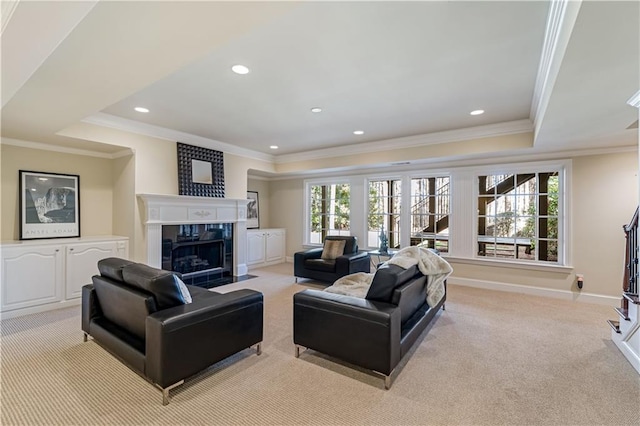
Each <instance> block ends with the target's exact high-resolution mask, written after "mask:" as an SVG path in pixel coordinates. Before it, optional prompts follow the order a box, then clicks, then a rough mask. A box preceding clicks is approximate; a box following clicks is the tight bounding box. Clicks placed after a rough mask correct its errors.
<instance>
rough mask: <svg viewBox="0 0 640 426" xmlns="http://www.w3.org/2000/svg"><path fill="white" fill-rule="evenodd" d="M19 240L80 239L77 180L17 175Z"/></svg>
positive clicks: (50, 175) (40, 174)
mask: <svg viewBox="0 0 640 426" xmlns="http://www.w3.org/2000/svg"><path fill="white" fill-rule="evenodd" d="M19 179H20V185H19V188H20V189H19V190H20V197H19V198H20V239H21V240H34V239H41V238H69V237H79V236H80V176H78V175H65V174H60V173H47V172H32V171H26V170H20V171H19Z"/></svg>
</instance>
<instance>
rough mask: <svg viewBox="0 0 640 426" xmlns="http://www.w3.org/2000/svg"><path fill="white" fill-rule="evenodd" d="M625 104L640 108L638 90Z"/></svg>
mask: <svg viewBox="0 0 640 426" xmlns="http://www.w3.org/2000/svg"><path fill="white" fill-rule="evenodd" d="M627 103H628V104H629V105H631V106H633V107H636V108H640V90H638V91H637V92H636V94H635V95H633V96H632V97H630V98H629V100H628V101H627Z"/></svg>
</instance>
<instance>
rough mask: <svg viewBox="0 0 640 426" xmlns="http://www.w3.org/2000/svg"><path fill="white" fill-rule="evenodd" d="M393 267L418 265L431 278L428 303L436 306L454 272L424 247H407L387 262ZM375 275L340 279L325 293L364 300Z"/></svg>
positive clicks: (361, 273) (360, 274)
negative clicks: (445, 281)
mask: <svg viewBox="0 0 640 426" xmlns="http://www.w3.org/2000/svg"><path fill="white" fill-rule="evenodd" d="M387 263H389V264H391V265H397V266H399V267H401V268H404V269H408V268H410V267H411V266H413V265H418V269H419V270H420V272H422V273H423V274H424V275H427V276H428V277H429V280H428V281H427V303H428V304H429V306H435V305H436V304H437V303H438V302H440V300H442V298H443V297H444V280H446V279H447V277H448V276H449V275H450V274H451V272H453V269H452V268H451V265H449V262H447V261H446V260H444V259H443V258H442V257H440V256H438V255H437V254H435V253H434V252H432V251H431V250H428V249H426V248H424V247H406V248H403V249H401V250H400V251H399V252H398V253H396V254H395V255H394V256H393V257H392V258H391V259H389V260H388V261H387ZM374 275H375V274H373V273H371V274H367V273H365V272H358V273H355V274H351V275H347V276H345V277H342V278H339V279H338V280H337V281H336V282H335V283H333V285H332V286H331V287H327V288H326V289H325V290H324V291H327V292H329V293H336V294H342V295H345V296H354V297H360V298H364V297H365V296H366V295H367V292H368V291H369V287H370V286H371V281H372V280H373V276H374Z"/></svg>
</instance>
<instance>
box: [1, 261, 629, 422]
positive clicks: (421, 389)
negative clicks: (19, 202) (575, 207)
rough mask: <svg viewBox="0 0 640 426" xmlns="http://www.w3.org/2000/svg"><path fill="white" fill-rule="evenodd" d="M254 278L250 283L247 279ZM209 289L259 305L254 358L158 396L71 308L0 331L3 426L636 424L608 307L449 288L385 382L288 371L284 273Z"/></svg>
mask: <svg viewBox="0 0 640 426" xmlns="http://www.w3.org/2000/svg"><path fill="white" fill-rule="evenodd" d="M252 273H253V272H252ZM255 274H256V275H258V276H259V277H258V278H255V279H252V280H248V281H245V282H242V283H238V284H232V285H229V286H225V287H224V288H219V289H220V290H223V291H230V290H232V289H234V288H245V287H246V288H254V289H256V290H259V291H262V292H263V293H264V295H265V336H264V346H263V354H262V355H261V356H256V355H255V352H254V351H253V350H246V351H243V352H242V353H240V354H238V355H236V356H234V357H232V358H231V359H228V360H226V361H224V362H222V363H219V364H217V365H215V366H213V367H212V368H211V369H209V370H207V371H206V372H204V373H202V374H200V375H198V376H197V377H194V378H192V379H190V380H187V381H186V383H185V385H183V386H182V387H180V388H178V389H176V390H174V391H172V392H171V395H172V400H171V404H169V405H168V406H162V403H161V401H162V398H161V394H160V391H159V390H157V389H156V388H154V387H153V386H152V385H150V384H149V383H148V382H146V381H145V380H144V379H142V378H141V377H139V376H138V375H137V374H135V373H133V372H132V371H131V370H129V369H128V368H127V367H125V366H124V365H123V364H122V363H120V362H119V361H117V360H116V359H115V358H113V357H112V356H111V355H109V354H108V353H107V352H106V351H105V350H104V349H102V348H101V347H100V346H98V345H97V344H96V343H94V342H92V341H89V342H87V343H83V342H82V332H81V331H80V307H74V308H68V309H62V310H58V311H52V312H47V313H43V314H36V315H30V316H25V317H22V318H16V319H9V320H4V321H2V340H1V342H0V350H1V355H2V360H1V367H2V368H1V373H2V376H1V386H2V389H1V403H2V407H1V408H2V417H1V421H2V424H3V425H10V424H47V425H65V424H82V425H89V424H90V425H94V424H171V425H176V424H200V425H203V424H223V425H227V424H228V425H232V424H241V425H267V424H276V425H277V424H283V425H284V424H287V425H300V424H323V425H346V424H348V425H360V424H363V425H364V424H375V425H393V424H398V425H427V424H435V425H454V424H462V425H499V424H504V425H534V424H553V425H570V424H571V425H596V424H608V425H614V424H615V425H623V424H635V425H637V424H638V421H639V416H640V414H639V412H638V407H639V405H638V404H639V401H640V378H639V376H638V375H637V374H636V373H635V370H633V368H632V367H631V365H630V364H629V363H628V362H627V361H626V359H625V358H624V357H623V356H622V354H621V353H620V352H619V351H618V349H617V348H616V347H615V346H614V345H613V344H612V342H611V340H610V335H609V333H610V329H609V327H608V326H607V324H606V322H605V320H606V319H609V318H613V317H614V315H615V312H614V311H613V309H612V308H609V307H605V306H598V305H588V304H582V303H572V302H566V301H560V300H555V299H546V298H541V297H532V296H522V295H517V294H511V293H501V292H493V291H485V290H478V289H472V288H467V287H458V286H449V295H448V301H447V304H446V308H447V310H446V311H444V312H441V313H440V314H439V315H438V317H437V320H436V321H435V323H434V324H433V325H432V326H431V327H430V328H429V329H428V330H427V332H426V333H425V334H424V335H423V337H422V339H421V340H419V342H418V344H417V345H416V346H415V347H414V350H413V351H412V352H411V353H410V354H409V356H408V357H405V359H404V360H403V362H402V364H401V367H400V368H399V372H397V374H396V375H394V377H393V384H392V387H391V389H390V390H388V391H385V390H384V386H383V380H382V379H381V378H380V377H379V376H377V375H374V374H373V373H369V372H367V371H364V370H359V369H355V368H352V367H349V366H346V365H343V364H342V363H340V362H338V361H336V360H330V359H328V358H327V357H324V356H322V355H321V354H318V353H316V352H313V351H306V352H303V353H302V355H301V356H300V358H299V359H296V358H294V356H293V352H294V348H293V343H292V337H291V332H292V304H291V299H292V294H293V293H295V292H298V291H300V290H302V289H304V288H306V287H310V286H313V284H312V283H310V282H307V283H304V284H294V279H293V277H292V275H291V274H292V267H291V265H290V264H286V265H277V266H274V267H269V268H263V269H261V270H257V271H255Z"/></svg>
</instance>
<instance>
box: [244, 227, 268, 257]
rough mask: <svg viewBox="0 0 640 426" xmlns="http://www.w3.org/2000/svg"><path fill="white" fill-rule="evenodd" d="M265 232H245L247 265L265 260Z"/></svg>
mask: <svg viewBox="0 0 640 426" xmlns="http://www.w3.org/2000/svg"><path fill="white" fill-rule="evenodd" d="M264 239H265V233H264V232H263V231H260V232H247V265H255V264H257V263H264V260H265V252H264V245H265V241H264Z"/></svg>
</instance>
